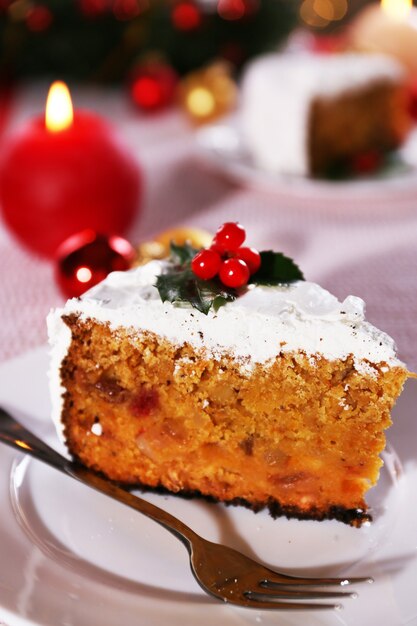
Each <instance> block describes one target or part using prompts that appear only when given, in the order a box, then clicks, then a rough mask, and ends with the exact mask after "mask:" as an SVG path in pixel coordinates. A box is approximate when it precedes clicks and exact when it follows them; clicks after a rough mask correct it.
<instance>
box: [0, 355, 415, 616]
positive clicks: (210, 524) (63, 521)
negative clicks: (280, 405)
mask: <svg viewBox="0 0 417 626" xmlns="http://www.w3.org/2000/svg"><path fill="white" fill-rule="evenodd" d="M46 367H47V354H46V350H45V349H43V348H42V349H39V350H36V351H34V352H31V353H28V354H27V355H24V356H23V357H20V358H18V359H16V360H14V361H10V362H9V363H5V364H3V365H2V366H1V367H0V403H1V404H2V405H3V406H5V407H6V408H8V409H9V410H11V411H12V412H13V413H14V414H15V415H16V416H17V417H18V418H19V419H21V421H22V422H24V423H25V424H26V425H27V426H29V427H30V428H31V429H32V430H33V431H34V432H36V433H37V434H39V435H40V436H41V437H43V438H44V439H45V440H46V441H48V442H49V443H50V444H52V445H54V446H55V447H57V448H60V444H59V443H58V441H57V439H56V436H55V432H54V429H53V427H52V424H51V422H50V420H49V400H48V393H47V380H46ZM416 387H417V386H416V385H415V384H414V385H413V384H411V383H410V384H409V385H408V386H407V389H406V391H405V393H404V395H403V397H402V398H401V400H400V402H399V405H398V407H397V409H396V415H395V425H394V427H393V428H392V429H391V431H390V440H391V443H392V449H395V450H397V452H398V457H399V458H400V459H401V462H402V467H403V470H401V465H400V462H399V460H398V458H397V457H396V455H395V454H394V453H389V454H388V455H387V456H386V465H385V468H384V469H383V471H382V475H381V480H380V483H379V484H378V486H377V487H376V488H374V489H373V490H372V492H371V494H370V498H369V500H370V502H371V503H372V506H373V509H374V516H375V521H374V522H373V523H372V524H371V525H367V526H364V527H362V528H361V529H360V530H358V529H354V528H350V527H349V526H346V525H344V524H341V523H339V522H335V521H326V522H321V523H320V522H310V521H309V522H305V521H304V522H301V521H297V520H287V519H278V520H273V519H271V518H270V517H269V516H268V515H267V514H266V513H259V514H257V515H255V514H254V513H252V512H251V511H248V510H246V509H244V508H240V507H229V508H228V507H224V506H222V505H213V504H209V503H206V502H203V501H199V500H192V501H189V500H182V499H180V498H176V497H167V496H160V495H156V494H147V495H145V496H144V497H145V498H147V499H149V500H151V501H153V502H155V503H156V504H158V505H159V506H161V507H162V508H165V509H166V510H169V511H170V512H172V513H173V514H174V515H176V516H178V517H180V518H181V519H183V520H184V521H185V522H186V523H188V524H189V525H190V526H192V527H193V528H194V529H195V530H196V531H197V532H200V533H201V534H203V535H205V536H206V537H208V538H209V539H212V540H218V541H222V542H225V543H228V544H229V545H232V546H234V547H236V548H238V549H241V550H242V551H245V552H246V553H249V554H253V555H255V556H256V558H258V559H259V560H262V561H264V562H266V563H268V564H270V565H272V566H276V567H277V568H280V569H284V570H286V571H288V572H292V573H298V572H301V571H305V572H308V573H314V574H317V575H320V574H322V573H326V574H328V573H330V572H331V573H334V574H341V573H342V572H343V573H346V574H347V573H349V574H351V575H353V574H356V575H361V574H362V575H372V576H374V577H375V579H376V582H375V583H374V584H373V585H363V586H362V587H361V588H359V589H357V591H358V592H359V597H358V598H357V599H355V600H347V601H346V602H344V610H343V611H340V612H334V611H332V612H324V611H319V612H315V613H314V614H313V613H309V614H308V622H307V617H306V614H305V613H303V612H301V611H296V612H294V613H290V612H280V613H277V612H266V611H262V612H260V611H253V610H245V609H236V608H234V607H231V606H225V605H221V604H219V603H218V602H216V601H215V600H212V599H210V598H208V597H207V596H206V595H204V594H203V593H202V592H201V590H200V588H199V587H198V585H197V583H196V582H195V581H194V579H193V578H192V575H191V574H190V570H189V567H188V563H187V558H188V557H187V553H186V550H185V549H184V547H183V546H182V544H181V543H180V542H179V541H178V540H176V539H175V538H174V537H173V536H171V535H170V534H169V533H167V532H166V531H165V530H163V529H162V528H160V527H159V526H158V525H157V524H155V523H153V522H151V521H150V520H148V519H146V518H144V517H142V516H141V515H139V514H136V513H135V512H132V511H131V510H130V509H128V508H126V507H123V506H122V505H120V504H118V503H115V502H113V501H112V500H109V499H108V498H106V497H105V496H103V495H101V494H98V493H95V492H93V491H91V490H89V489H88V488H87V487H84V486H83V485H80V484H79V483H76V482H75V481H72V480H71V479H69V478H67V477H65V476H63V475H61V474H59V473H58V472H55V471H54V470H53V469H51V468H49V467H47V466H44V465H43V464H41V463H39V462H37V461H34V460H29V459H28V458H25V457H23V456H22V455H20V454H19V453H17V452H14V451H12V450H10V449H9V448H7V447H5V446H4V445H1V444H0V502H1V515H0V563H1V567H0V624H7V625H8V626H14V625H16V626H27V625H28V624H31V623H34V624H42V625H53V626H70V625H74V626H90V625H91V626H96V625H97V624H100V626H115V625H116V624H117V625H118V624H123V626H145V625H146V626H149V625H152V626H162V625H170V626H196V624H198V625H199V626H209V625H210V626H211V625H212V624H217V623H218V624H221V625H222V626H229V625H230V626H238V625H242V626H243V625H246V624H253V625H256V624H262V625H263V626H269V625H273V624H282V625H284V626H285V625H293V626H297V625H298V626H301V625H302V626H304V625H305V624H307V623H308V626H320V625H322V626H326V625H327V626H331V625H334V626H340V625H341V624H342V625H349V626H373V625H374V624H378V626H400V625H403V624H404V625H405V624H413V623H414V624H416V623H417V594H416V593H415V581H416V579H417V559H416V556H417V555H416V546H417V510H416V508H417V507H416V495H415V494H416V490H417V463H416V460H415V452H414V450H415V442H416V441H417V422H416V420H415V419H414V418H415V412H414V407H415V404H416V400H417V389H416ZM5 564H7V566H5Z"/></svg>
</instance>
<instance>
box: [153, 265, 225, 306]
mask: <svg viewBox="0 0 417 626" xmlns="http://www.w3.org/2000/svg"><path fill="white" fill-rule="evenodd" d="M156 288H157V289H158V291H159V295H160V297H161V300H162V302H166V301H168V302H177V303H181V302H186V303H188V304H191V306H192V307H194V308H195V309H197V310H198V311H201V313H204V314H205V315H207V313H208V312H209V311H210V309H211V308H212V307H213V308H214V309H215V310H216V311H217V309H218V308H219V307H220V306H222V304H225V303H226V302H231V301H232V300H235V298H236V295H237V294H236V293H235V292H234V290H229V289H227V288H226V287H224V286H223V285H222V284H221V283H220V281H217V280H200V279H199V278H197V277H196V276H195V274H194V273H193V272H192V270H191V269H190V268H189V267H186V268H185V269H183V270H180V271H178V269H175V266H173V267H172V269H170V270H168V272H166V273H164V274H160V275H159V276H158V278H157V280H156Z"/></svg>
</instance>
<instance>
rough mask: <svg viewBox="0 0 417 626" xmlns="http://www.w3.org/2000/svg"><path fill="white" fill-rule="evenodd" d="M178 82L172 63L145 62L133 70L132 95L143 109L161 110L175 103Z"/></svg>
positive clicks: (149, 110) (150, 110)
mask: <svg viewBox="0 0 417 626" xmlns="http://www.w3.org/2000/svg"><path fill="white" fill-rule="evenodd" d="M177 84H178V76H177V74H176V72H175V71H174V70H173V69H172V67H171V66H170V65H166V64H162V63H152V64H143V65H140V66H138V67H137V68H136V69H135V70H134V72H133V76H132V79H131V81H130V95H131V98H132V100H133V103H134V104H135V105H136V106H137V107H138V108H139V109H141V110H142V111H148V112H153V111H159V110H161V109H164V108H165V107H167V106H169V105H170V104H172V103H173V101H174V99H175V95H176V90H177Z"/></svg>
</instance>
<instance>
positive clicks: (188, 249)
mask: <svg viewBox="0 0 417 626" xmlns="http://www.w3.org/2000/svg"><path fill="white" fill-rule="evenodd" d="M170 250H171V260H172V261H173V262H174V263H175V264H177V265H186V264H187V263H191V261H192V260H193V258H194V257H195V255H196V254H197V252H198V251H199V250H198V249H197V248H193V246H191V245H190V244H189V243H187V242H186V243H184V244H183V245H178V244H176V243H174V241H171V244H170Z"/></svg>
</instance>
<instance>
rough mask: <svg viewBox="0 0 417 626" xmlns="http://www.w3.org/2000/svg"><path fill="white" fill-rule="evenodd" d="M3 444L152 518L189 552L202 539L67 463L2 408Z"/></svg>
mask: <svg viewBox="0 0 417 626" xmlns="http://www.w3.org/2000/svg"><path fill="white" fill-rule="evenodd" d="M0 441H1V442H3V443H5V444H6V445H8V446H10V447H11V448H15V449H16V450H19V451H20V452H25V453H26V454H29V455H30V456H32V457H34V458H35V459H38V460H39V461H43V462H44V463H47V464H48V465H51V466H52V467H54V468H55V469H57V470H59V471H60V472H62V473H63V474H66V475H67V476H70V477H71V478H75V479H76V480H78V481H79V482H81V483H83V484H84V485H87V486H88V487H91V488H92V489H95V490H96V491H100V492H101V493H104V494H105V495H106V496H109V497H110V498H113V499H114V500H117V501H118V502H121V503H122V504H125V505H126V506H128V507H130V508H132V509H135V511H138V512H139V513H142V514H143V515H145V516H146V517H149V518H151V519H152V520H154V521H155V522H157V523H158V524H160V525H161V526H163V527H164V528H166V529H167V530H169V531H170V532H171V533H172V534H173V535H175V536H176V537H177V538H178V539H180V540H181V541H182V543H183V544H184V545H185V546H186V547H187V549H188V551H189V552H191V545H192V542H193V541H196V540H198V538H199V537H198V535H197V534H196V533H195V532H194V531H193V530H192V529H191V528H189V527H188V526H187V525H186V524H184V523H183V522H181V521H180V520H178V519H177V518H176V517H174V516H173V515H171V514H170V513H167V512H166V511H164V510H163V509H160V508H159V507H157V506H155V505H154V504H151V503H150V502H147V501H146V500H143V499H142V498H139V497H138V496H135V495H133V494H132V493H129V492H128V491H125V490H124V489H122V488H121V487H118V486H117V485H116V484H115V483H113V482H112V481H110V480H109V479H107V478H104V477H103V476H100V475H99V474H96V473H95V472H93V471H92V470H89V469H88V468H86V467H84V466H83V465H81V464H79V463H76V462H74V461H70V460H68V459H66V458H65V457H64V456H62V455H61V454H59V452H57V451H56V450H54V449H53V448H51V447H50V446H48V444H46V443H45V442H44V441H42V440H41V439H39V438H38V437H37V436H36V435H34V434H33V433H32V432H31V431H30V430H28V429H27V428H25V427H24V426H22V424H20V423H19V422H18V421H17V420H15V419H14V418H13V417H12V416H11V415H10V414H9V413H8V412H7V411H6V410H5V409H3V408H2V407H0Z"/></svg>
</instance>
